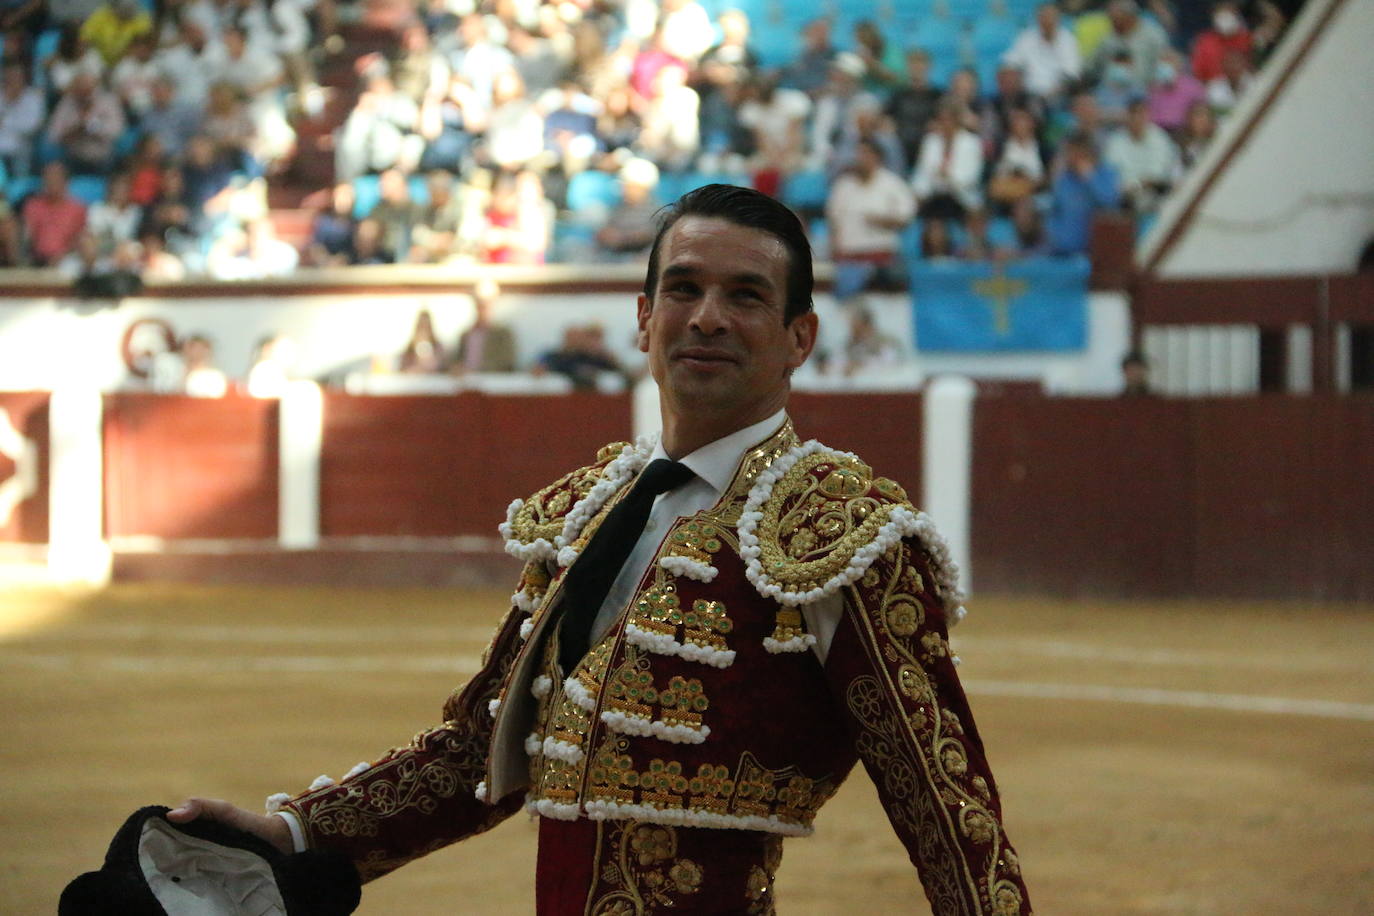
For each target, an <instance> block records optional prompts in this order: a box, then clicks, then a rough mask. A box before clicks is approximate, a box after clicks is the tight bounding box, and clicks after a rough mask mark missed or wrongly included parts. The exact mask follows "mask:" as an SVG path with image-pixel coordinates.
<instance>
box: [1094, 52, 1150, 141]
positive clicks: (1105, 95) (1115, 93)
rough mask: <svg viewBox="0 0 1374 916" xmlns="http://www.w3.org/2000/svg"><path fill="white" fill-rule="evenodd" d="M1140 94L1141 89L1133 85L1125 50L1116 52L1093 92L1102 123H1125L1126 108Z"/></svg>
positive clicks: (1132, 75)
mask: <svg viewBox="0 0 1374 916" xmlns="http://www.w3.org/2000/svg"><path fill="white" fill-rule="evenodd" d="M1142 94H1143V91H1142V90H1141V89H1139V88H1137V87H1136V85H1135V77H1134V71H1133V70H1132V68H1131V60H1130V57H1129V56H1127V52H1125V51H1119V52H1117V56H1116V57H1115V58H1113V59H1112V61H1111V62H1110V63H1109V64H1107V67H1106V69H1105V70H1103V71H1102V81H1101V82H1099V83H1098V84H1097V91H1096V93H1095V94H1094V98H1096V99H1097V108H1098V111H1100V112H1101V113H1102V121H1103V123H1104V124H1106V125H1107V126H1108V127H1120V126H1121V125H1122V124H1125V123H1126V109H1127V108H1129V107H1130V105H1131V102H1132V101H1134V100H1135V99H1138V98H1140V97H1141V96H1142Z"/></svg>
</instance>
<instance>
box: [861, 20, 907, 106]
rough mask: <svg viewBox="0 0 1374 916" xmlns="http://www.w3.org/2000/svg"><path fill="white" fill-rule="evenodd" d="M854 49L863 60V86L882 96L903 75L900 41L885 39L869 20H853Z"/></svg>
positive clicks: (900, 80)
mask: <svg viewBox="0 0 1374 916" xmlns="http://www.w3.org/2000/svg"><path fill="white" fill-rule="evenodd" d="M854 51H855V52H856V53H857V54H858V55H859V58H860V59H861V60H863V62H864V82H863V86H864V89H866V90H867V91H869V92H873V93H879V94H882V95H883V96H886V95H887V93H888V92H890V91H891V90H892V89H893V88H895V87H896V86H899V85H901V83H902V81H903V77H904V76H905V74H906V63H905V61H904V60H903V57H904V55H903V49H902V44H901V42H897V41H888V40H887V38H886V36H884V35H883V32H882V30H881V29H879V28H878V26H877V25H876V24H875V23H874V22H873V20H872V19H860V20H859V21H857V22H855V23H854Z"/></svg>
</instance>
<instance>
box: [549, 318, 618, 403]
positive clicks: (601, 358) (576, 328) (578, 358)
mask: <svg viewBox="0 0 1374 916" xmlns="http://www.w3.org/2000/svg"><path fill="white" fill-rule="evenodd" d="M531 371H532V372H534V374H535V375H543V374H544V373H547V372H552V373H555V374H557V375H562V376H565V377H566V378H567V379H568V380H569V381H571V382H572V384H573V388H575V389H577V390H579V391H596V390H598V389H600V388H602V387H603V386H607V387H609V383H608V382H606V381H603V379H604V378H606V377H607V376H610V377H612V378H616V377H618V378H616V384H618V385H623V384H624V383H625V381H626V380H627V378H628V377H627V374H626V372H625V370H624V368H623V367H622V366H621V365H620V361H619V360H617V359H616V358H615V356H613V355H612V354H611V352H610V350H609V349H607V347H606V334H605V331H604V330H603V329H602V327H601V325H599V324H588V325H570V326H569V327H567V328H565V329H564V331H563V342H562V344H561V346H559V347H558V349H556V350H550V351H548V352H547V353H545V354H544V355H543V356H541V357H539V361H538V362H537V363H536V364H535V365H534V367H533V369H532V370H531Z"/></svg>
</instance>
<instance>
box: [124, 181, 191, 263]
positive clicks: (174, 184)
mask: <svg viewBox="0 0 1374 916" xmlns="http://www.w3.org/2000/svg"><path fill="white" fill-rule="evenodd" d="M199 212H200V208H199V205H197V204H193V202H192V200H191V197H190V194H189V192H188V191H187V188H186V178H185V173H184V172H182V170H181V167H180V166H177V165H168V166H167V167H166V168H164V169H163V170H162V181H161V187H160V188H159V189H158V194H157V197H156V198H154V199H153V201H152V202H151V203H149V204H148V205H147V206H145V207H144V208H143V221H142V223H141V225H140V226H139V228H138V235H139V238H141V239H144V240H145V242H144V244H145V246H146V244H147V242H146V239H147V237H148V236H150V235H154V236H157V237H158V238H159V239H161V240H162V243H163V246H164V247H165V248H166V250H167V251H169V252H171V253H172V254H174V255H176V256H177V257H179V258H184V257H185V256H186V255H187V254H188V253H190V252H192V251H195V250H196V249H197V248H198V247H199V228H198V226H197V214H198V213H199Z"/></svg>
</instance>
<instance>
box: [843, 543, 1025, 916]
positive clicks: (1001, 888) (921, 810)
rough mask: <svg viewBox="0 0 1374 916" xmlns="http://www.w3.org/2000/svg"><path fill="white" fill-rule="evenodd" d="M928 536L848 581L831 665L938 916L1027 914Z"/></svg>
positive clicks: (860, 747)
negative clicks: (959, 671) (957, 665)
mask: <svg viewBox="0 0 1374 916" xmlns="http://www.w3.org/2000/svg"><path fill="white" fill-rule="evenodd" d="M931 565H932V564H931V559H930V557H929V555H928V552H927V549H926V548H925V547H924V546H923V544H922V542H921V541H920V540H917V539H916V538H906V539H904V540H902V541H901V542H899V543H897V544H895V545H894V546H892V547H891V548H889V549H888V550H887V551H886V552H885V553H884V554H883V555H882V556H881V557H879V558H878V559H877V560H876V561H875V562H874V563H873V565H872V566H871V567H869V568H868V569H867V570H865V572H864V573H863V575H862V576H860V577H859V578H858V579H856V580H855V581H854V583H853V584H852V585H851V586H849V587H848V588H847V589H846V599H847V600H846V612H845V616H844V619H843V620H842V621H841V623H840V627H839V630H838V631H837V632H836V634H835V640H834V643H833V644H832V646H831V650H830V654H829V656H828V658H827V662H826V672H827V676H828V677H829V679H830V681H831V683H832V687H833V689H834V691H835V693H836V696H837V698H838V699H839V705H840V706H841V708H842V709H843V710H844V712H845V715H846V716H847V717H848V719H849V726H850V729H851V732H852V734H853V735H854V736H855V746H856V750H857V751H858V753H859V756H860V757H861V758H862V760H863V761H864V765H865V767H866V768H867V769H868V772H869V775H870V776H871V777H872V779H873V782H874V784H875V785H876V786H877V788H878V793H879V795H880V797H881V798H882V801H883V807H884V810H886V811H887V815H888V819H889V820H890V821H891V823H892V827H893V829H894V830H895V831H896V832H897V834H898V836H899V837H900V838H901V840H902V843H903V844H904V845H905V846H906V848H907V852H908V854H909V855H910V857H911V861H912V862H913V863H914V864H915V865H916V867H917V870H918V871H919V873H920V877H921V882H922V884H923V885H924V886H925V891H926V896H927V897H928V898H929V900H930V904H931V909H932V912H933V913H935V914H936V916H966V914H978V916H1026V914H1029V913H1030V902H1029V899H1028V897H1027V895H1026V889H1025V885H1024V884H1023V882H1022V879H1021V873H1020V867H1019V864H1018V862H1017V858H1016V852H1015V850H1014V849H1013V848H1012V846H1011V844H1010V843H1009V842H1008V840H1007V837H1006V834H1005V832H1004V831H1003V828H1002V812H1001V804H1000V801H999V799H998V793H997V786H996V783H995V782H994V781H993V778H992V772H991V770H990V769H989V768H988V762H987V758H986V756H985V755H984V752H983V742H982V740H981V739H980V738H979V736H978V730H977V728H976V727H975V725H974V722H973V716H972V715H971V713H970V712H969V707H968V702H967V700H966V699H965V697H964V693H963V689H962V688H961V687H960V685H959V680H958V677H957V675H956V674H955V669H954V661H953V659H952V658H951V655H950V649H949V642H948V635H947V630H946V612H945V610H944V602H943V601H942V600H941V599H940V598H939V597H938V596H937V594H936V589H935V588H934V585H933V583H932V582H931V581H930V578H931V573H930V569H931Z"/></svg>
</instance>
